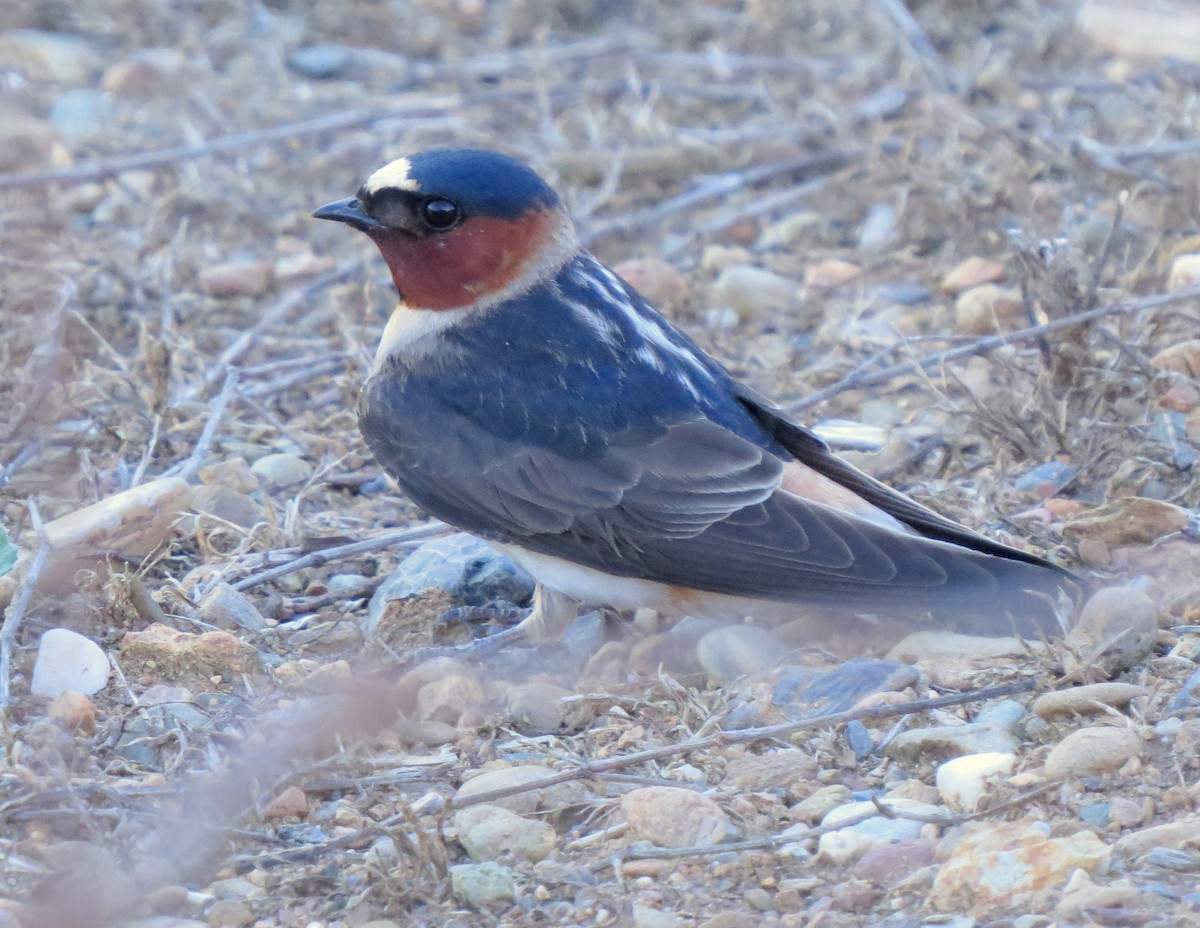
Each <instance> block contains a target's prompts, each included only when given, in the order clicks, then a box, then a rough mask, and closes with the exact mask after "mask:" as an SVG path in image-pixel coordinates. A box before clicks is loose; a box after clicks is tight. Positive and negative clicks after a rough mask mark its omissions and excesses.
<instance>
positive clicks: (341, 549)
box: [232, 521, 447, 590]
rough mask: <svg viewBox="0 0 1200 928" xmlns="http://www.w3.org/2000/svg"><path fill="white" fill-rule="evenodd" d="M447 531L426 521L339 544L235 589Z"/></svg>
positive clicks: (256, 576)
mask: <svg viewBox="0 0 1200 928" xmlns="http://www.w3.org/2000/svg"><path fill="white" fill-rule="evenodd" d="M445 531H447V527H446V524H445V523H444V522H433V521H431V522H424V523H422V524H421V525H414V526H411V527H410V528H404V529H400V530H399V531H395V532H386V533H384V534H383V535H376V536H375V537H374V538H366V539H363V540H362V541H353V542H351V543H350V544H348V545H338V546H337V547H336V548H326V549H324V550H323V551H312V552H310V553H309V554H305V555H303V556H301V557H298V558H296V559H295V560H293V561H288V562H287V563H286V564H279V565H278V566H276V567H268V568H267V569H266V570H264V571H261V572H259V573H257V574H252V575H251V576H249V577H246V578H244V579H242V580H239V581H238V582H237V583H234V584H233V585H232V586H233V588H234V589H235V590H245V589H249V588H250V587H252V586H258V585H259V584H260V583H266V582H267V581H268V580H274V579H276V578H277V577H283V576H286V575H287V574H290V573H295V572H296V571H297V570H304V569H305V568H306V567H323V566H324V565H326V564H329V563H331V562H332V561H337V560H341V559H342V558H347V557H355V556H356V555H359V554H366V553H367V552H369V551H378V550H379V549H380V548H390V547H391V546H392V545H401V544H407V543H411V542H417V541H423V540H424V539H426V538H433V537H434V536H435V535H440V534H442V533H443V532H445Z"/></svg>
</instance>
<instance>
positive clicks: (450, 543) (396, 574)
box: [365, 532, 534, 634]
mask: <svg viewBox="0 0 1200 928" xmlns="http://www.w3.org/2000/svg"><path fill="white" fill-rule="evenodd" d="M533 587H534V582H533V577H531V576H530V575H529V574H527V573H526V572H525V571H523V570H522V569H521V568H519V567H517V566H516V565H515V564H514V563H513V562H512V561H510V560H509V559H508V558H506V557H504V556H503V555H502V554H499V553H497V552H496V550H495V549H493V548H491V547H489V546H488V545H486V544H484V543H483V542H482V541H480V540H479V539H478V538H475V537H473V536H471V535H468V534H466V533H464V532H459V533H457V534H454V535H447V536H445V537H444V538H435V539H434V540H432V541H429V542H426V543H425V544H423V545H421V547H419V548H417V549H416V550H415V551H413V552H412V554H410V555H409V556H408V557H406V558H405V559H404V560H403V561H401V562H400V565H399V566H398V567H397V568H396V569H395V570H394V571H393V572H392V573H391V574H389V575H388V578H387V579H386V580H384V581H383V583H381V584H380V586H379V589H377V590H376V591H375V595H374V596H372V597H371V605H370V607H369V609H368V615H367V620H366V623H365V630H366V632H367V634H374V633H375V631H376V629H378V627H379V624H380V622H381V621H382V620H383V617H384V614H385V613H386V612H387V608H388V603H390V602H392V601H393V600H397V599H407V598H408V597H411V596H417V595H420V594H422V593H425V592H426V591H428V590H444V591H445V592H446V593H449V594H450V595H451V596H454V597H455V598H456V599H459V600H461V601H462V602H464V603H465V604H467V605H468V606H482V605H484V604H485V603H489V602H493V601H495V600H503V601H504V602H509V603H513V604H514V605H517V606H524V605H525V604H527V603H528V602H529V601H530V600H531V599H532V598H533Z"/></svg>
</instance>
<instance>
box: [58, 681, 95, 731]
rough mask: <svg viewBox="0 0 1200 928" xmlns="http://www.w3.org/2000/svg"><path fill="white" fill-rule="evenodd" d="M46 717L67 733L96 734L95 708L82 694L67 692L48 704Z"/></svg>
mask: <svg viewBox="0 0 1200 928" xmlns="http://www.w3.org/2000/svg"><path fill="white" fill-rule="evenodd" d="M46 715H47V716H48V717H50V718H52V719H54V721H56V722H59V723H60V724H61V725H62V726H63V728H65V729H66V730H67V731H77V732H79V733H80V734H84V735H92V734H95V732H96V707H95V706H93V705H92V701H91V700H90V699H88V698H87V697H86V696H85V695H83V693H79V692H74V691H68V692H65V693H63V694H62V695H61V696H59V697H58V698H56V699H55V700H54V702H52V703H50V708H49V709H48V710H46Z"/></svg>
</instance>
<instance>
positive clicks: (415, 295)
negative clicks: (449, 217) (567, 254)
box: [375, 210, 554, 310]
mask: <svg viewBox="0 0 1200 928" xmlns="http://www.w3.org/2000/svg"><path fill="white" fill-rule="evenodd" d="M553 218H554V216H553V213H552V212H550V211H548V210H536V211H532V212H529V213H526V214H525V215H523V216H521V217H519V218H518V219H497V218H493V217H487V216H479V217H473V218H471V219H468V220H467V221H466V222H464V223H463V224H462V225H460V226H458V227H457V228H455V229H452V230H451V231H449V232H442V233H434V234H431V235H426V236H422V237H419V238H417V237H412V236H408V235H400V234H397V235H391V236H386V237H379V238H376V240H375V244H376V245H378V246H379V250H380V252H381V253H382V254H383V258H384V260H385V261H386V262H387V264H388V268H389V269H390V270H391V272H392V280H393V281H394V282H395V284H396V289H397V290H398V291H399V292H400V296H401V298H402V299H403V300H404V302H405V303H407V304H408V305H409V306H411V307H412V308H414V309H434V310H444V309H459V308H462V307H464V306H469V305H470V304H472V303H474V302H476V301H478V300H479V299H481V298H484V297H487V296H489V295H490V294H494V293H499V292H500V291H502V290H504V289H505V288H506V287H508V286H510V285H511V284H513V283H514V282H515V281H516V280H517V278H518V277H520V275H521V274H522V272H524V271H525V270H526V269H527V268H529V267H530V266H531V265H533V264H535V263H536V261H537V258H538V256H539V254H540V253H541V251H542V249H543V248H545V247H546V245H547V244H548V242H549V239H550V236H551V233H552V230H553Z"/></svg>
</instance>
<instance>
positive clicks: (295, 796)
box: [263, 786, 308, 819]
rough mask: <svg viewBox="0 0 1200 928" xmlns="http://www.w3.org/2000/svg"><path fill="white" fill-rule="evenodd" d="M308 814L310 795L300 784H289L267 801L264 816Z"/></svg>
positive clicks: (282, 816) (298, 815)
mask: <svg viewBox="0 0 1200 928" xmlns="http://www.w3.org/2000/svg"><path fill="white" fill-rule="evenodd" d="M306 815H308V796H307V795H306V794H305V792H304V790H302V789H301V788H300V787H299V786H289V787H288V788H287V789H285V790H284V791H283V792H281V793H280V794H279V795H278V796H276V797H275V798H274V799H272V800H271V801H270V802H269V803H267V807H266V808H265V809H264V810H263V818H268V819H271V818H293V817H295V818H304V816H306Z"/></svg>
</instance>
